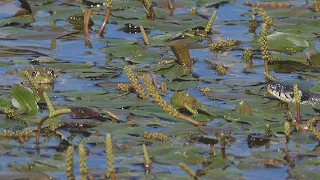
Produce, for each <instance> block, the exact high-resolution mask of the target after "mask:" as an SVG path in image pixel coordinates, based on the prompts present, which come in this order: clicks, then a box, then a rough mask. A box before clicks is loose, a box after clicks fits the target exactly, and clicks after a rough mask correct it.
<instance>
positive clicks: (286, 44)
mask: <svg viewBox="0 0 320 180" xmlns="http://www.w3.org/2000/svg"><path fill="white" fill-rule="evenodd" d="M254 42H256V43H257V42H260V38H259V37H258V38H256V39H255V40H254ZM267 43H268V48H269V49H270V50H274V51H279V52H285V51H286V49H287V48H292V49H295V50H296V51H302V50H304V49H305V48H307V47H309V46H310V44H309V43H308V41H306V39H305V38H303V37H301V36H299V35H296V34H292V33H285V32H278V31H275V32H273V33H272V34H269V35H268V36H267ZM259 46H260V43H259Z"/></svg>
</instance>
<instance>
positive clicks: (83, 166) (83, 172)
mask: <svg viewBox="0 0 320 180" xmlns="http://www.w3.org/2000/svg"><path fill="white" fill-rule="evenodd" d="M78 150H79V163H80V180H87V174H88V165H87V161H86V150H85V149H84V147H83V144H79V146H78Z"/></svg>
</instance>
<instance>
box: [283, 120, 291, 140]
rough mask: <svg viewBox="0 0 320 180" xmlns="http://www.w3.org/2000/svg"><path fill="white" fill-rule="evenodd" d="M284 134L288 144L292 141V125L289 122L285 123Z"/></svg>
mask: <svg viewBox="0 0 320 180" xmlns="http://www.w3.org/2000/svg"><path fill="white" fill-rule="evenodd" d="M284 134H285V135H286V142H289V139H290V124H289V123H288V122H285V123H284Z"/></svg>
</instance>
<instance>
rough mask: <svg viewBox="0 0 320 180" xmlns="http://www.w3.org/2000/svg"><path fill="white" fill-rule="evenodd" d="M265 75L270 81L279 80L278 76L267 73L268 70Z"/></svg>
mask: <svg viewBox="0 0 320 180" xmlns="http://www.w3.org/2000/svg"><path fill="white" fill-rule="evenodd" d="M264 76H265V77H266V79H267V80H268V81H277V80H278V79H277V78H275V77H273V76H271V75H270V74H269V73H266V72H264Z"/></svg>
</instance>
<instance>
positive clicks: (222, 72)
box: [217, 64, 228, 76]
mask: <svg viewBox="0 0 320 180" xmlns="http://www.w3.org/2000/svg"><path fill="white" fill-rule="evenodd" d="M217 71H218V75H219V76H223V75H226V74H228V70H227V69H226V68H225V67H224V66H223V65H222V64H218V65H217Z"/></svg>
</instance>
